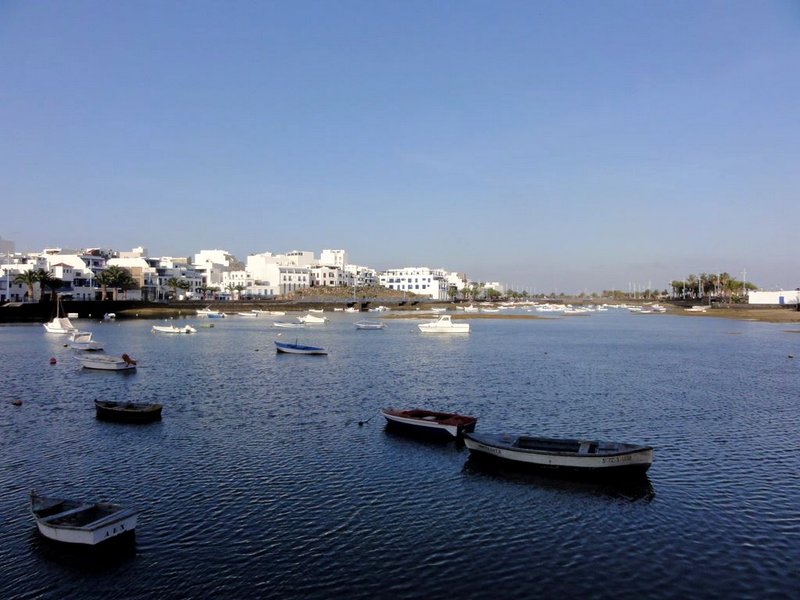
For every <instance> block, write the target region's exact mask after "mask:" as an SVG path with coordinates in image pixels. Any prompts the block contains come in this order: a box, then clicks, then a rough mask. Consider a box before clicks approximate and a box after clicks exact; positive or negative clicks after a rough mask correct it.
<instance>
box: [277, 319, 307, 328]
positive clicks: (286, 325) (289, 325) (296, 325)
mask: <svg viewBox="0 0 800 600" xmlns="http://www.w3.org/2000/svg"><path fill="white" fill-rule="evenodd" d="M272 325H273V326H274V327H283V328H285V329H301V328H303V327H305V325H304V324H303V323H286V322H284V321H276V322H275V323H273V324H272Z"/></svg>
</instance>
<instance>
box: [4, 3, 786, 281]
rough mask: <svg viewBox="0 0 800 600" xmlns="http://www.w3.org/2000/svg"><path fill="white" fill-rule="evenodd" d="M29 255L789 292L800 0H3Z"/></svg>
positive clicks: (16, 188) (7, 181)
mask: <svg viewBox="0 0 800 600" xmlns="http://www.w3.org/2000/svg"><path fill="white" fill-rule="evenodd" d="M0 140H1V141H0V236H2V237H3V238H4V239H11V240H13V241H15V242H16V246H17V250H21V251H34V250H41V249H42V248H44V247H52V246H62V247H72V248H76V247H88V246H101V247H113V248H116V249H122V250H127V249H130V248H132V247H134V246H140V245H141V246H144V247H145V248H147V249H148V250H149V251H150V253H151V255H173V256H183V255H191V254H193V253H194V252H196V251H199V250H200V249H214V248H221V249H225V250H228V251H229V252H231V253H233V254H234V255H236V256H238V257H239V258H240V259H244V258H245V257H246V255H247V254H250V253H256V252H264V251H272V252H285V251H289V250H294V249H296V250H313V251H314V252H315V253H317V254H319V251H320V250H321V249H323V248H343V249H345V250H347V251H348V253H349V258H350V259H351V261H352V262H356V263H358V264H366V265H370V266H373V267H375V268H378V269H384V268H391V267H403V266H421V265H424V266H431V267H444V268H447V269H450V270H456V271H463V272H466V273H467V274H468V275H469V276H470V277H471V278H473V279H477V280H499V281H501V282H503V283H506V284H507V285H512V286H513V287H514V288H515V289H523V288H524V289H528V290H531V291H533V290H536V291H539V292H541V291H552V290H558V291H583V290H587V291H594V290H597V291H599V290H603V289H611V288H617V289H624V290H627V289H628V288H629V286H630V285H631V284H636V285H647V284H648V283H651V284H652V285H653V287H655V288H659V289H660V288H664V287H666V285H667V282H668V281H669V280H670V279H680V278H681V277H683V276H684V275H687V274H689V273H699V272H716V271H728V272H729V273H731V274H732V275H733V276H735V277H737V278H741V275H742V272H743V271H744V270H745V269H746V271H747V280H748V281H753V282H754V283H756V284H757V285H760V286H762V287H766V288H769V287H773V286H783V287H792V288H794V287H797V286H800V277H798V269H797V265H798V248H797V246H798V244H796V243H795V238H796V237H797V231H798V226H800V202H798V201H799V200H800V197H799V196H800V2H797V1H796V0H782V1H779V0H775V1H768V0H764V1H756V0H748V1H737V0H725V1H719V2H717V1H698V0H688V1H673V0H670V1H661V2H658V1H652V2H650V1H648V2H643V1H639V0H631V1H614V0H604V1H602V2H597V1H594V0H591V1H589V0H586V1H561V0H559V1H538V0H525V1H520V2H515V1H499V0H487V1H481V2H473V1H468V0H459V1H452V2H445V1H436V0H421V1H414V0H402V1H401V0H397V1H394V2H381V1H379V0H363V1H346V0H340V1H313V2H311V1H296V0H291V1H290V0H286V1H279V2H268V1H266V0H264V1H258V2H243V1H223V0H220V1H216V2H210V1H201V0H193V1H187V2H183V1H181V2H178V1H165V0H158V1H153V2H149V1H141V0H137V1H135V2H108V1H105V0H102V1H81V0H70V1H69V2H62V1H50V2H48V1H37V2H27V1H9V0H3V1H0Z"/></svg>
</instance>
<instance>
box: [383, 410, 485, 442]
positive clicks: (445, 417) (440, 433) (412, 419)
mask: <svg viewBox="0 0 800 600" xmlns="http://www.w3.org/2000/svg"><path fill="white" fill-rule="evenodd" d="M381 414H382V415H383V416H384V418H385V419H386V427H387V428H388V429H390V430H392V431H397V432H400V433H404V434H410V435H419V436H425V437H435V438H439V439H448V440H452V439H454V438H460V437H461V436H463V435H464V433H467V432H470V431H474V430H475V424H476V423H477V421H478V420H477V419H476V418H474V417H468V416H466V415H457V414H455V413H436V412H434V411H424V410H408V411H396V410H392V409H385V410H382V411H381ZM436 415H439V416H438V418H437V416H436Z"/></svg>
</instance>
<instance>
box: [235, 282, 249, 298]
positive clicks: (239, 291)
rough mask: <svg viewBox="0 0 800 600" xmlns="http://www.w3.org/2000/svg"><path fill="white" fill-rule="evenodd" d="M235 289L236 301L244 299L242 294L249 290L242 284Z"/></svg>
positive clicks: (238, 284)
mask: <svg viewBox="0 0 800 600" xmlns="http://www.w3.org/2000/svg"><path fill="white" fill-rule="evenodd" d="M234 289H235V290H236V299H237V300H241V299H242V292H243V291H245V290H246V289H247V288H246V287H245V286H244V285H242V284H241V283H237V284H236V287H235V288H234Z"/></svg>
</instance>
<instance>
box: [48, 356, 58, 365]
mask: <svg viewBox="0 0 800 600" xmlns="http://www.w3.org/2000/svg"><path fill="white" fill-rule="evenodd" d="M57 362H58V361H57V360H56V357H55V356H54V357H53V358H51V359H50V364H51V365H54V364H56V363H57Z"/></svg>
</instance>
